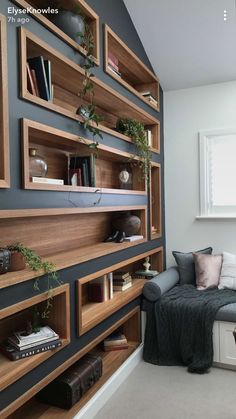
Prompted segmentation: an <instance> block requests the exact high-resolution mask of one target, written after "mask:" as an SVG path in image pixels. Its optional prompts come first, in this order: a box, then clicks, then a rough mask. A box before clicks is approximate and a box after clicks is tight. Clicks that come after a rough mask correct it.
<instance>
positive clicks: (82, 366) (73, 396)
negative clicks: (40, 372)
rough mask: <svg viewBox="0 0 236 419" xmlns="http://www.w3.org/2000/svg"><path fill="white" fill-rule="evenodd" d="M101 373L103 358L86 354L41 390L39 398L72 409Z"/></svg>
mask: <svg viewBox="0 0 236 419" xmlns="http://www.w3.org/2000/svg"><path fill="white" fill-rule="evenodd" d="M101 375H102V358H101V357H100V356H95V355H86V356H85V357H83V358H82V359H80V360H79V361H78V362H76V363H75V364H74V365H73V366H72V367H70V368H69V369H68V370H66V371H65V372H64V373H63V374H62V375H60V376H59V377H57V378H56V379H55V380H54V381H52V382H51V383H50V384H48V385H47V386H46V387H45V388H44V389H43V390H41V391H40V392H39V393H38V395H37V399H38V400H39V401H41V402H43V403H47V404H49V405H53V406H57V407H60V408H62V409H70V408H71V407H72V406H73V405H74V404H75V403H77V402H78V401H79V400H80V399H81V397H82V396H83V395H84V394H85V393H86V391H87V390H89V389H90V388H91V387H92V386H93V384H94V383H95V382H96V381H98V380H99V378H100V377H101Z"/></svg>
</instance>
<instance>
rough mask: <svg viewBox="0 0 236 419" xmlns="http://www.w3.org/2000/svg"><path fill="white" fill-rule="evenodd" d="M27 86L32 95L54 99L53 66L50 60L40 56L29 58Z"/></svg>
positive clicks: (49, 99)
mask: <svg viewBox="0 0 236 419" xmlns="http://www.w3.org/2000/svg"><path fill="white" fill-rule="evenodd" d="M27 87H28V91H29V92H30V93H32V95H35V96H38V97H41V98H42V99H44V100H47V101H51V100H52V99H53V87H52V66H51V61H50V60H44V59H43V57H42V56H41V55H40V56H39V57H34V58H29V59H28V60H27Z"/></svg>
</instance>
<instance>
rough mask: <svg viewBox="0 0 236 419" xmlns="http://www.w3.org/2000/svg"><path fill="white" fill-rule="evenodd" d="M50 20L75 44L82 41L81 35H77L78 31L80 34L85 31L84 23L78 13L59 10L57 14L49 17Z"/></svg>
mask: <svg viewBox="0 0 236 419" xmlns="http://www.w3.org/2000/svg"><path fill="white" fill-rule="evenodd" d="M51 21H52V22H53V23H54V24H55V25H56V26H58V28H60V29H61V30H62V31H63V32H65V33H66V35H68V36H69V37H70V38H72V39H74V41H76V42H77V44H79V45H81V44H82V43H83V39H82V37H81V36H78V33H80V34H82V35H84V33H85V23H84V20H83V18H82V17H81V16H80V15H78V14H76V13H73V12H70V11H69V10H59V13H58V14H57V15H53V16H52V17H51Z"/></svg>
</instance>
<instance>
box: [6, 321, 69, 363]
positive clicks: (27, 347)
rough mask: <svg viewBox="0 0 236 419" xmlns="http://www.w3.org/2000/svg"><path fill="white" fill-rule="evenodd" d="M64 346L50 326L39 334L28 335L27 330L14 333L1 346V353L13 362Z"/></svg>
mask: <svg viewBox="0 0 236 419" xmlns="http://www.w3.org/2000/svg"><path fill="white" fill-rule="evenodd" d="M61 345H62V342H61V340H60V339H59V335H58V334H57V333H55V332H54V331H53V330H52V329H51V328H50V327H49V326H44V327H41V328H40V330H39V332H36V333H31V334H27V332H26V331H25V330H20V331H18V332H15V333H13V335H12V336H10V337H9V338H8V339H7V340H6V341H5V342H3V343H2V344H1V346H0V350H1V352H2V353H3V354H4V355H6V356H7V357H8V358H9V359H10V360H11V361H16V360H18V359H23V358H27V357H29V356H32V355H37V354H39V353H40V352H47V351H49V350H51V349H55V348H57V347H59V346H61Z"/></svg>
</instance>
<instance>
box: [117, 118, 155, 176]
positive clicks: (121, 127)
mask: <svg viewBox="0 0 236 419" xmlns="http://www.w3.org/2000/svg"><path fill="white" fill-rule="evenodd" d="M116 129H117V131H119V132H121V133H122V134H125V135H127V136H129V137H130V138H131V139H132V141H133V143H134V145H135V147H136V154H137V155H138V156H139V159H140V160H139V165H140V167H141V169H142V172H143V176H144V178H145V179H147V180H149V171H150V165H151V157H152V154H151V151H150V147H149V145H148V142H147V138H146V133H145V128H144V125H143V124H142V123H141V122H138V121H135V120H134V119H128V118H122V119H118V121H117V124H116ZM132 157H133V156H132Z"/></svg>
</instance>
